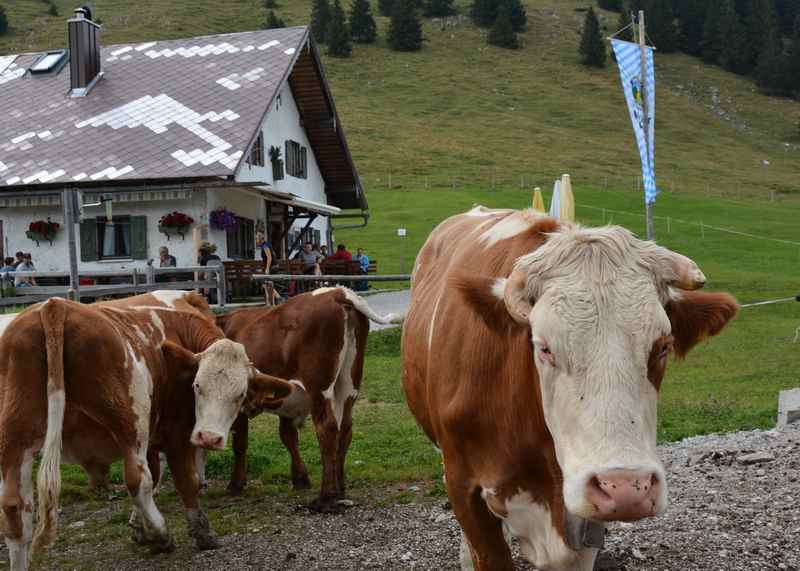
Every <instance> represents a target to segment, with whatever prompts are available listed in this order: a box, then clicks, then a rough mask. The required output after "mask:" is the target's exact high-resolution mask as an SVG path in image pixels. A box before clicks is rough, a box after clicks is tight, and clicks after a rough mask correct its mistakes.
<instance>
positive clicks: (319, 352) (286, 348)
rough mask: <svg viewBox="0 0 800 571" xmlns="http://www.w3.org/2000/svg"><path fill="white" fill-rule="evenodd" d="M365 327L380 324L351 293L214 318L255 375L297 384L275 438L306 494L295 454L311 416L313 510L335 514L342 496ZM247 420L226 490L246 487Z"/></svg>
mask: <svg viewBox="0 0 800 571" xmlns="http://www.w3.org/2000/svg"><path fill="white" fill-rule="evenodd" d="M369 320H372V321H375V322H377V323H383V324H386V323H399V322H400V320H401V318H400V317H398V316H394V315H389V316H386V317H381V316H380V315H378V314H376V313H375V312H374V311H373V310H372V309H371V308H370V307H369V305H368V304H367V302H366V301H364V300H363V299H362V298H360V297H359V296H358V295H356V294H355V293H353V292H352V291H351V290H349V289H346V288H342V287H336V288H321V289H317V290H315V291H314V292H312V293H307V294H303V295H298V296H296V297H294V298H292V299H290V300H289V301H287V302H286V303H284V304H282V305H279V306H276V307H262V308H253V309H243V310H239V311H236V312H233V313H231V314H228V315H225V316H221V317H219V318H218V320H217V323H218V324H219V326H220V327H221V328H222V330H223V331H224V332H225V335H226V336H227V337H228V338H229V339H231V340H233V341H237V342H239V343H241V344H242V345H244V347H245V348H246V349H247V353H248V355H250V357H251V359H253V362H254V363H255V365H256V367H258V368H259V370H262V371H266V372H269V373H270V374H273V375H277V376H279V377H283V378H292V379H299V382H301V383H302V385H303V387H304V388H305V392H304V393H303V392H298V393H297V394H296V396H295V395H293V396H292V397H290V398H287V399H286V400H285V401H284V403H283V405H282V406H281V407H280V408H278V409H276V410H273V411H272V412H273V413H274V414H277V415H278V416H279V417H280V437H281V441H282V442H283V444H284V446H286V448H287V449H288V451H289V454H290V455H291V459H292V484H293V485H294V487H295V488H308V487H310V485H311V484H310V481H309V478H308V470H307V469H306V466H305V464H304V463H303V459H302V458H301V457H300V451H299V449H298V434H297V428H298V426H300V425H301V424H302V423H303V420H304V419H305V417H306V416H307V415H308V413H309V411H310V412H311V418H312V420H313V422H314V428H315V429H316V435H317V440H318V441H319V447H320V454H321V456H322V485H321V489H320V494H319V497H318V498H316V499H315V500H314V501H313V502H312V503H311V506H310V507H311V508H312V509H313V510H315V511H328V512H330V511H338V510H339V509H340V507H339V504H338V500H340V499H342V498H343V497H344V491H345V478H344V461H345V456H346V455H347V449H348V447H349V446H350V441H351V439H352V416H353V405H354V404H355V401H356V397H357V396H358V391H359V389H360V387H361V379H362V376H363V372H364V350H365V347H366V344H367V335H368V333H369ZM247 430H248V419H247V416H245V415H241V416H239V418H238V419H237V420H236V422H235V423H234V425H233V449H234V453H235V457H236V460H235V465H234V469H233V475H232V478H231V482H230V485H229V486H228V489H229V490H230V491H231V492H232V493H240V492H241V491H242V489H243V488H244V486H245V483H246V481H247V470H246V451H247Z"/></svg>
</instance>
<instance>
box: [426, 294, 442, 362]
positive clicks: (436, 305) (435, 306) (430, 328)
mask: <svg viewBox="0 0 800 571" xmlns="http://www.w3.org/2000/svg"><path fill="white" fill-rule="evenodd" d="M440 301H442V294H441V293H440V294H439V295H438V297H437V298H436V303H434V304H433V313H432V314H431V324H430V325H429V326H428V351H430V350H431V347H432V346H433V330H434V328H435V325H436V313H437V312H438V311H439V302H440Z"/></svg>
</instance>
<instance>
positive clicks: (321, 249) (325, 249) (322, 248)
mask: <svg viewBox="0 0 800 571" xmlns="http://www.w3.org/2000/svg"><path fill="white" fill-rule="evenodd" d="M319 253H320V254H322V256H323V257H324V258H327V257H328V256H329V255H330V254H329V252H328V246H327V245H325V244H323V245H322V246H320V247H319Z"/></svg>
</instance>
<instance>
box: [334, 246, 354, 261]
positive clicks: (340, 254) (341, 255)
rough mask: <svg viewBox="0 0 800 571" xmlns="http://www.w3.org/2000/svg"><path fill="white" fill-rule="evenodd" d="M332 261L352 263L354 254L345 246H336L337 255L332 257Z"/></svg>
mask: <svg viewBox="0 0 800 571" xmlns="http://www.w3.org/2000/svg"><path fill="white" fill-rule="evenodd" d="M331 260H341V261H343V262H352V261H353V254H351V253H350V252H348V251H347V248H345V245H344V244H339V245H338V246H336V253H335V254H333V256H331Z"/></svg>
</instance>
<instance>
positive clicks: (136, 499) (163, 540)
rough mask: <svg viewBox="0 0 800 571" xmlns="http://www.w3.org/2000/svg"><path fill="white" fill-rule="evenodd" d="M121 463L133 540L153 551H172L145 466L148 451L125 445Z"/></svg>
mask: <svg viewBox="0 0 800 571" xmlns="http://www.w3.org/2000/svg"><path fill="white" fill-rule="evenodd" d="M145 442H146V440H145ZM140 448H142V447H140ZM123 464H124V466H123V473H124V476H125V486H126V487H127V488H128V494H130V496H131V500H132V502H133V514H131V520H130V522H129V523H130V525H131V527H132V528H133V531H134V541H136V542H137V543H140V544H143V545H148V546H150V550H151V551H152V552H153V553H164V552H167V551H172V549H174V548H175V542H174V541H173V540H172V536H170V534H169V532H168V531H167V525H166V522H165V521H164V516H162V515H161V512H159V511H158V508H157V507H156V503H155V502H154V501H153V477H152V476H151V474H150V468H149V467H148V465H147V450H146V449H144V450H142V449H140V450H139V451H138V452H137V451H134V450H133V449H132V448H128V449H127V450H125V451H124V457H123Z"/></svg>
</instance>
